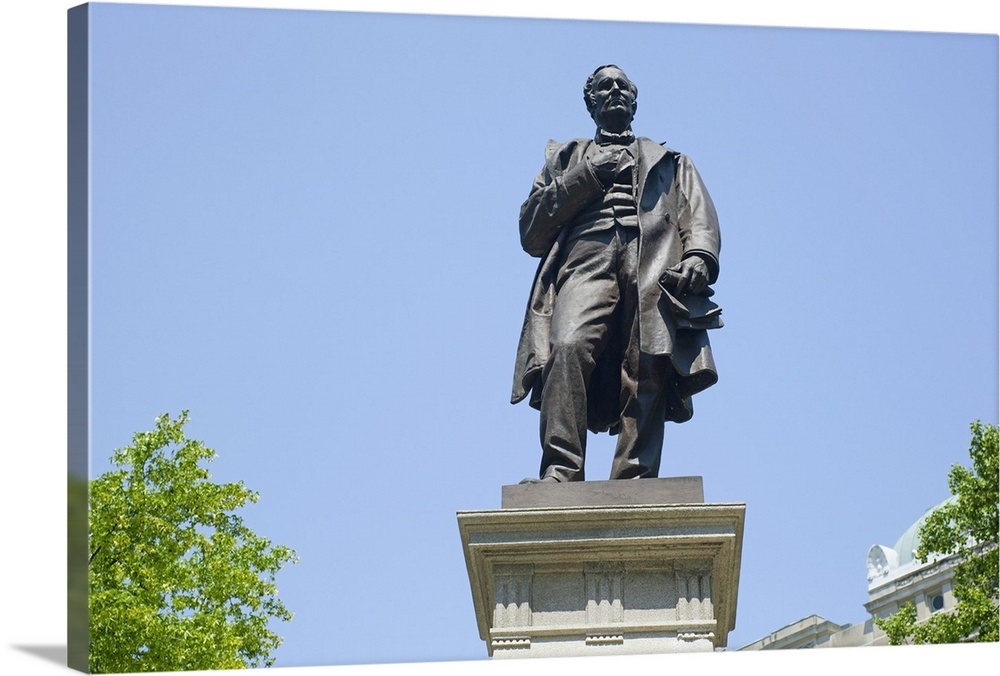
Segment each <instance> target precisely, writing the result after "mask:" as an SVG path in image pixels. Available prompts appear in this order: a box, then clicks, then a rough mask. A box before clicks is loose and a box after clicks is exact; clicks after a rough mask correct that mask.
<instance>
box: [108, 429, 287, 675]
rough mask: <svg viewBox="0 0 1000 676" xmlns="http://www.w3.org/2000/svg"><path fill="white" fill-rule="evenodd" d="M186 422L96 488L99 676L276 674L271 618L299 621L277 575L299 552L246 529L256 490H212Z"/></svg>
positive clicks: (158, 436)
mask: <svg viewBox="0 0 1000 676" xmlns="http://www.w3.org/2000/svg"><path fill="white" fill-rule="evenodd" d="M187 420H188V414H187V411H184V412H182V413H181V415H180V417H179V418H177V419H176V420H171V419H170V416H169V415H166V414H165V415H162V416H160V417H159V418H157V420H156V429H155V430H153V431H151V432H140V433H138V434H136V435H135V436H134V437H133V438H132V445H131V446H126V447H125V448H120V449H118V450H116V451H115V452H114V455H113V456H112V462H113V464H114V465H115V467H116V468H117V469H112V470H110V471H108V472H107V473H105V474H103V475H101V476H100V477H98V478H96V479H94V480H92V481H91V482H90V565H89V574H90V650H89V656H90V670H91V671H92V672H95V673H120V672H145V671H180V670H187V669H240V668H245V667H256V666H270V665H271V663H272V662H273V661H274V660H273V658H271V657H270V654H271V652H272V651H273V650H274V649H275V648H277V647H278V646H279V645H280V644H281V641H282V639H281V637H280V636H278V635H277V634H275V633H273V632H271V631H270V630H269V629H268V628H267V623H268V620H269V619H270V618H277V619H280V620H284V621H288V620H290V619H291V617H292V614H291V613H290V612H288V610H287V609H286V608H285V606H284V604H282V602H281V601H280V600H279V599H278V597H277V593H278V589H277V587H276V586H275V582H274V578H275V574H276V573H277V571H278V570H279V569H280V568H281V567H282V566H283V565H284V564H285V563H287V562H289V561H291V562H296V561H297V559H296V557H295V552H294V551H292V550H291V549H289V548H287V547H282V546H279V545H272V544H271V542H270V541H268V540H267V539H265V538H262V537H260V536H258V535H257V534H256V533H254V532H253V531H252V530H250V529H249V528H247V527H246V526H245V525H244V524H243V520H242V519H241V518H240V517H239V516H238V515H236V514H235V513H234V512H235V510H238V509H240V508H241V507H243V506H244V505H246V504H247V503H248V502H256V501H257V498H258V495H257V493H255V492H253V491H251V490H250V489H248V488H247V487H245V486H244V485H243V483H242V482H239V483H229V484H216V483H212V482H211V481H209V474H208V470H206V469H205V468H203V467H201V466H200V463H201V462H202V461H206V462H207V461H210V460H211V459H212V458H214V457H215V452H214V451H213V450H212V449H210V448H206V447H205V446H204V445H202V443H201V442H199V441H193V440H190V439H186V438H185V436H184V430H183V427H184V424H185V423H186V422H187Z"/></svg>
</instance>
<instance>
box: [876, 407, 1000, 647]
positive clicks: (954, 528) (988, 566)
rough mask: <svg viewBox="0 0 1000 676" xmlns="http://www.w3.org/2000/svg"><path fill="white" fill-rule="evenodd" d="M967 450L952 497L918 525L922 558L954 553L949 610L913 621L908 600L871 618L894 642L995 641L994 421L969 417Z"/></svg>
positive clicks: (997, 483)
mask: <svg viewBox="0 0 1000 676" xmlns="http://www.w3.org/2000/svg"><path fill="white" fill-rule="evenodd" d="M971 427H972V442H971V443H970V445H969V455H970V456H971V457H972V468H971V469H970V468H967V467H963V466H961V465H954V466H953V467H952V468H951V471H950V472H949V473H948V487H949V488H950V489H951V493H952V495H954V496H956V498H957V499H956V500H954V501H952V502H949V503H948V504H946V505H944V506H942V507H940V508H938V509H936V510H934V511H933V512H931V514H930V515H928V517H927V519H926V520H925V521H924V523H923V524H922V525H921V526H920V532H919V539H920V545H919V546H918V548H917V557H918V558H919V559H920V560H921V561H923V562H926V561H927V558H928V556H930V555H931V554H957V555H958V556H959V559H960V563H959V564H958V565H957V566H956V567H955V581H954V584H955V598H956V600H957V604H956V606H955V609H954V611H952V612H950V613H935V614H933V615H931V616H930V617H929V618H927V620H925V621H924V622H921V623H919V624H918V623H917V621H916V620H917V615H916V611H915V609H914V608H913V604H906V606H903V607H902V608H900V610H899V611H898V612H897V613H896V614H895V615H892V616H890V617H887V618H885V619H876V620H875V624H877V625H878V626H879V628H881V629H882V630H883V631H885V632H886V634H887V636H888V637H889V642H890V643H891V644H892V645H900V644H902V643H908V642H911V641H912V642H913V643H957V642H960V641H997V640H998V639H1000V636H998V618H1000V612H998V598H997V581H998V576H1000V570H998V559H997V552H998V550H997V540H998V538H997V528H998V522H1000V513H998V505H1000V479H998V476H1000V474H998V473H1000V466H998V461H1000V451H998V446H1000V444H998V439H1000V432H998V428H997V426H995V425H983V424H982V423H980V422H979V421H976V422H974V423H972V426H971Z"/></svg>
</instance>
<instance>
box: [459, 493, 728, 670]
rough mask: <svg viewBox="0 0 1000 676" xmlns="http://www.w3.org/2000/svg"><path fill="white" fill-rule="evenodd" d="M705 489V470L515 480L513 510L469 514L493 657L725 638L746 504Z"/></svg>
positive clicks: (473, 565) (672, 648)
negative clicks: (679, 474) (708, 495)
mask: <svg viewBox="0 0 1000 676" xmlns="http://www.w3.org/2000/svg"><path fill="white" fill-rule="evenodd" d="M701 495H702V492H701V479H700V477H683V478H680V479H640V480H631V481H600V482H586V483H579V484H549V483H545V484H529V485H526V486H505V487H504V492H503V496H504V502H503V508H502V509H499V510H489V511H466V512H459V513H458V524H459V530H460V531H461V535H462V546H463V549H464V551H465V560H466V565H467V567H468V571H469V580H470V583H471V586H472V598H473V604H474V606H475V611H476V621H477V623H478V625H479V635H480V637H481V638H482V639H483V640H484V641H485V642H486V646H487V650H488V651H489V654H490V655H491V656H493V657H495V658H504V657H545V656H570V655H609V654H634V653H667V652H698V651H711V650H713V649H714V648H717V647H721V646H725V645H726V640H727V637H728V634H729V631H730V630H731V629H732V628H733V627H734V626H735V620H736V592H737V586H738V582H739V571H740V556H741V553H742V546H743V518H744V512H745V505H744V504H742V503H705V502H702V501H701V499H702V498H701ZM581 503H582V504H581ZM510 505H517V506H516V507H511V506H510Z"/></svg>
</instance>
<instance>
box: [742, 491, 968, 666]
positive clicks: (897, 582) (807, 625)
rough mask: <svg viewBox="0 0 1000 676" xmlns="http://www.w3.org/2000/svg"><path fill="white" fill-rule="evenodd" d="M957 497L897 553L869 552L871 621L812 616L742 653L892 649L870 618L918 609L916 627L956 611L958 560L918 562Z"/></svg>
mask: <svg viewBox="0 0 1000 676" xmlns="http://www.w3.org/2000/svg"><path fill="white" fill-rule="evenodd" d="M955 499H956V498H955V497H954V496H952V497H950V498H948V499H947V500H945V501H943V502H941V503H940V504H938V505H935V506H934V507H931V508H930V509H928V510H927V511H926V512H924V513H923V515H922V516H921V517H920V518H919V519H917V520H916V521H914V522H913V524H912V525H910V527H909V528H907V529H906V530H905V531H903V534H902V535H900V536H899V539H898V540H896V544H895V545H893V546H892V547H887V546H885V545H872V546H871V548H870V549H869V550H868V601H867V602H866V603H865V610H866V611H867V614H868V616H869V618H868V619H867V620H865V621H864V622H860V623H858V624H854V625H851V624H843V625H841V624H837V623H835V622H831V621H830V620H827V619H826V618H824V617H821V616H820V615H810V616H809V617H805V618H803V619H801V620H798V621H797V622H792V623H791V624H789V625H786V626H784V627H782V628H781V629H778V630H776V631H773V632H771V633H770V634H768V635H767V636H765V637H764V638H761V639H759V640H757V641H754V642H753V643H751V644H749V645H746V646H744V647H742V648H740V650H783V649H786V648H837V647H848V646H866V645H887V644H888V639H887V638H886V635H885V632H883V631H882V630H881V629H879V628H878V627H876V626H875V623H874V622H873V621H872V619H871V617H872V616H874V617H879V618H882V617H888V616H889V615H892V614H893V613H895V612H896V611H897V610H899V609H900V607H901V606H903V605H904V604H905V603H908V602H909V603H913V605H914V606H915V607H916V609H917V621H918V622H920V621H921V620H925V619H927V618H928V617H930V616H931V614H933V613H937V612H941V611H947V610H950V609H951V608H953V607H954V606H955V596H954V593H953V578H954V567H955V564H956V563H957V562H958V557H957V555H954V554H952V555H947V556H930V557H928V559H927V562H926V563H921V561H920V560H919V559H918V558H917V547H918V545H919V539H918V537H917V535H918V533H919V532H920V526H922V525H923V523H924V521H925V520H926V519H927V516H928V515H929V514H930V513H931V512H933V511H934V510H935V509H937V508H939V507H942V506H944V505H946V504H947V503H949V502H952V501H954V500H955Z"/></svg>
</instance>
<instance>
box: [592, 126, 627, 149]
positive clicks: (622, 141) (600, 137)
mask: <svg viewBox="0 0 1000 676" xmlns="http://www.w3.org/2000/svg"><path fill="white" fill-rule="evenodd" d="M594 141H596V142H597V144H598V145H602V146H603V145H607V144H609V143H614V144H616V145H622V146H627V145H631V143H632V142H633V141H635V135H634V134H633V133H632V129H631V128H629V129H626V130H625V131H623V132H622V133H620V134H615V133H614V132H610V131H605V130H604V129H600V128H598V130H597V134H595V135H594Z"/></svg>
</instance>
